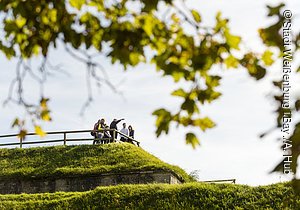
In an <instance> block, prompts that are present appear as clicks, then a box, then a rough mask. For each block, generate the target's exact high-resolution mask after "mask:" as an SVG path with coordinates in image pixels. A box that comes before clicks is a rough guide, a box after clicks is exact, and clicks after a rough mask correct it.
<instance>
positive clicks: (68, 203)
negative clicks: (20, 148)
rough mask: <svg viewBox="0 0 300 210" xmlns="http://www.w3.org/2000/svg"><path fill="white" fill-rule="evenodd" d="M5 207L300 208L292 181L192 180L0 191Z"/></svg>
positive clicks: (0, 202) (0, 200)
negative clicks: (35, 191) (257, 184)
mask: <svg viewBox="0 0 300 210" xmlns="http://www.w3.org/2000/svg"><path fill="white" fill-rule="evenodd" d="M0 208H3V209H184V210H185V209H253V210H254V209H255V210H256V209H270V210H271V209H299V208H300V200H299V196H296V195H295V194H294V193H293V190H292V188H291V186H290V184H289V183H285V184H274V185H269V186H261V187H249V186H244V185H233V184H204V183H189V184H181V185H167V184H149V185H119V186H111V187H98V188H96V189H94V190H92V191H88V192H78V193H73V192H72V193H61V192H59V193H53V194H51V193H44V194H32V195H28V194H21V195H0Z"/></svg>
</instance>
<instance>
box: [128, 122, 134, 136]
mask: <svg viewBox="0 0 300 210" xmlns="http://www.w3.org/2000/svg"><path fill="white" fill-rule="evenodd" d="M128 131H129V137H131V138H133V139H134V130H133V128H132V126H131V125H129V126H128Z"/></svg>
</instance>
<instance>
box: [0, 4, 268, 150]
mask: <svg viewBox="0 0 300 210" xmlns="http://www.w3.org/2000/svg"><path fill="white" fill-rule="evenodd" d="M133 3H135V5H138V6H135V7H132V4H133ZM161 5H163V6H161ZM159 8H166V15H165V17H161V15H159V14H160V13H163V12H164V11H163V10H161V9H159ZM186 12H187V13H189V15H187V14H186ZM0 13H1V14H5V15H4V16H3V18H2V22H3V25H4V29H3V30H2V32H3V34H4V39H3V40H0V50H1V51H2V52H3V53H4V54H5V55H6V56H7V58H12V57H19V58H21V60H24V59H31V58H32V57H34V56H36V55H43V56H44V57H45V58H46V57H47V56H48V54H49V49H50V48H51V47H54V48H55V47H56V45H57V42H62V43H63V44H64V45H65V46H67V47H69V48H68V49H69V50H68V51H67V52H70V48H72V50H74V51H79V52H81V51H86V52H88V51H89V50H91V49H92V50H96V51H98V52H99V53H100V52H103V53H105V54H106V55H107V57H109V58H110V59H111V61H112V63H115V62H119V63H121V64H122V65H123V66H124V68H125V69H126V68H127V67H128V66H136V65H137V64H139V63H140V62H146V61H150V60H151V63H153V64H154V65H155V66H156V68H157V70H158V71H161V72H163V74H164V75H165V76H171V77H172V78H173V79H174V81H175V82H179V81H185V82H187V83H188V84H190V88H188V89H183V88H180V89H178V90H175V91H174V92H173V93H172V95H173V96H176V97H180V98H181V99H182V103H181V105H180V106H179V107H178V111H176V112H175V113H171V112H170V111H168V110H165V109H159V110H157V111H154V112H153V114H154V115H155V116H156V117H157V120H156V126H157V131H156V134H157V136H160V135H161V134H162V133H168V131H169V127H170V125H171V124H172V123H176V124H178V125H181V126H184V127H191V126H193V127H198V128H200V129H201V130H202V131H205V130H206V129H208V128H212V127H214V126H215V124H214V122H213V121H212V120H211V119H210V118H209V117H207V116H202V114H200V111H201V106H202V105H203V104H206V103H211V102H212V101H214V100H216V99H218V98H219V97H220V95H221V93H220V92H219V91H218V90H217V87H218V86H219V84H220V80H221V77H220V76H219V75H217V74H215V73H212V72H211V71H210V70H211V69H212V67H214V66H216V65H218V66H225V67H227V68H238V67H241V66H244V67H245V68H246V69H247V70H248V71H249V74H250V75H251V76H252V77H254V78H255V79H257V80H259V79H261V78H262V77H263V76H264V75H265V72H266V69H265V67H266V66H267V65H265V64H270V63H271V61H270V55H269V54H270V53H265V54H264V55H263V56H264V58H268V59H267V60H268V62H265V64H264V63H261V62H259V61H260V59H261V56H262V55H259V54H255V53H252V52H247V53H243V52H242V51H241V50H240V45H241V37H239V36H236V35H234V34H232V33H231V31H230V28H229V25H228V19H225V18H223V17H222V15H221V13H218V14H217V15H216V21H215V26H214V27H212V28H209V27H204V26H202V25H201V23H202V22H201V15H200V14H199V12H197V11H196V10H187V11H183V10H182V8H181V7H178V6H176V4H175V3H174V2H173V0H167V1H162V0H156V1H145V0H139V1H134V2H133V1H130V0H120V1H113V2H111V1H104V0H80V1H78V0H69V1H53V0H50V1H45V0H42V1H37V2H30V1H18V0H15V1H13V2H11V1H1V2H0ZM185 23H187V24H189V25H190V26H191V27H192V28H194V32H192V33H191V34H190V33H187V32H186V31H185V29H184V27H183V25H184V24H185ZM104 48H105V49H107V50H105V49H104ZM149 48H150V49H151V51H152V53H147V54H146V49H149ZM237 53H239V54H240V56H239V57H236V55H237ZM79 60H80V59H79ZM86 64H87V67H91V65H92V66H95V65H96V64H95V63H93V62H92V61H90V60H88V61H86ZM21 98H22V97H21ZM18 102H19V103H21V104H23V101H22V100H20V99H19V100H18ZM38 107H40V106H38ZM48 113H49V112H48ZM45 117H46V118H47V119H49V116H48V115H47V116H44V117H43V116H42V117H41V119H42V120H45ZM35 118H36V117H34V119H35ZM35 129H36V131H38V133H39V134H41V135H43V132H42V131H41V129H40V127H37V126H36V127H35ZM21 130H22V131H24V129H21ZM186 143H188V144H191V145H192V146H193V147H195V146H196V145H197V144H199V139H198V138H197V136H196V135H195V134H193V133H191V132H188V133H187V135H186Z"/></svg>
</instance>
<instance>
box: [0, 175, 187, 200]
mask: <svg viewBox="0 0 300 210" xmlns="http://www.w3.org/2000/svg"><path fill="white" fill-rule="evenodd" d="M148 183H168V184H181V183H182V180H181V179H180V178H179V177H178V176H177V175H176V174H174V173H172V172H167V171H142V172H128V173H118V174H116V173H109V174H99V175H86V176H72V177H70V176H69V177H64V178H57V179H55V178H47V179H36V178H32V179H30V180H28V179H24V180H23V179H4V178H1V177H0V194H19V193H44V192H57V191H64V192H75V191H87V190H91V189H94V188H96V187H97V186H108V185H118V184H148Z"/></svg>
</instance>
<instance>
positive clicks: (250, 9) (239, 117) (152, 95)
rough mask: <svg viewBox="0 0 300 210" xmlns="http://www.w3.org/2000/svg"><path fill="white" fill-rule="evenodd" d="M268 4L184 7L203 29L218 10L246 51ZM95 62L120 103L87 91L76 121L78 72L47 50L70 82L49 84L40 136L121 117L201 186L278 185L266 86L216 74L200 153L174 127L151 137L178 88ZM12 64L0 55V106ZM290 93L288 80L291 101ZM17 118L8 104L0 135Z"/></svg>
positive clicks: (149, 73)
mask: <svg viewBox="0 0 300 210" xmlns="http://www.w3.org/2000/svg"><path fill="white" fill-rule="evenodd" d="M267 2H275V1H250V0H247V1H246V0H245V1H238V0H227V1H221V0H213V1H197V0H190V1H187V4H188V6H189V7H190V8H191V7H193V8H195V9H197V10H199V11H200V13H201V14H202V19H203V21H204V23H205V24H208V25H212V24H213V23H214V17H215V14H216V13H217V11H219V10H221V11H222V13H223V17H228V18H229V19H230V27H231V29H232V31H233V32H234V33H235V34H239V35H241V36H242V37H244V40H245V42H246V43H247V45H249V47H252V48H253V49H256V50H260V46H261V45H260V42H259V39H258V36H257V29H258V28H260V27H263V26H266V25H268V24H270V22H271V21H270V20H267V19H266V12H267V10H266V9H265V4H266V3H267ZM276 2H278V1H276ZM286 2H287V3H288V5H289V8H290V9H291V10H292V11H293V12H294V13H296V11H295V8H300V2H298V1H296V0H291V1H286ZM297 12H298V11H297ZM298 15H299V12H298ZM296 21H297V23H298V25H297V24H294V25H293V27H295V30H296V26H298V28H297V30H299V25H300V24H299V18H297V19H296ZM98 59H99V62H101V64H102V65H103V66H104V67H105V69H106V71H107V72H108V73H109V74H110V79H111V81H113V82H114V83H115V84H119V83H120V84H119V85H118V89H119V90H120V91H122V92H123V96H120V95H118V94H115V93H113V91H111V90H110V89H109V88H107V87H103V88H101V90H100V91H98V90H96V88H94V90H93V91H94V102H93V103H92V105H91V106H90V107H89V108H88V110H87V111H86V112H85V115H84V116H83V117H80V116H79V112H80V109H81V106H82V104H83V103H84V101H85V99H86V97H87V88H86V83H85V66H84V65H82V64H81V63H78V62H76V61H74V59H73V58H72V57H70V56H69V55H67V53H66V52H65V51H64V49H63V48H61V47H59V49H57V50H51V56H50V60H51V62H52V63H54V64H63V68H64V69H65V70H67V72H69V73H70V74H71V76H67V75H64V74H56V76H55V77H51V78H49V80H48V82H47V84H46V86H45V87H46V90H45V93H46V94H45V96H47V97H50V98H51V101H50V104H49V105H50V109H51V110H52V111H53V112H52V117H53V122H52V123H50V124H45V125H44V127H43V128H44V130H46V131H59V130H76V129H91V128H92V126H93V124H94V123H95V121H96V120H97V119H98V118H105V119H106V121H108V122H110V121H111V120H112V119H113V118H125V119H126V122H127V124H131V125H132V126H133V127H134V129H135V131H136V138H137V139H138V140H140V141H141V146H142V148H144V149H145V150H146V151H148V152H150V153H152V154H154V155H156V156H157V157H159V158H161V159H162V160H163V161H166V162H168V163H171V164H175V165H178V166H180V167H182V168H183V169H185V170H186V171H187V172H191V171H193V170H199V177H200V180H214V179H229V178H235V179H237V183H242V184H249V185H263V184H270V183H274V182H279V181H281V180H285V178H284V177H281V176H280V175H279V174H271V175H270V174H269V172H270V171H271V169H272V168H273V167H274V166H275V165H276V164H277V163H278V162H279V160H280V159H281V158H282V152H281V150H280V148H279V147H280V146H281V142H280V141H276V140H275V138H276V137H279V136H280V133H273V134H272V135H270V136H269V137H267V138H265V139H263V140H261V139H259V138H258V135H259V134H261V133H262V132H264V131H266V130H268V129H269V128H271V127H272V126H274V125H275V115H274V114H273V113H272V112H273V110H274V107H275V106H274V104H272V103H273V101H272V99H271V98H270V96H268V94H269V93H270V92H271V91H272V85H271V82H270V81H271V80H268V79H263V80H262V81H260V82H256V81H255V80H254V79H251V78H249V76H248V74H247V73H246V71H245V70H243V69H239V70H231V71H226V72H224V73H222V75H223V76H224V79H223V80H222V82H221V87H220V90H221V92H222V94H223V95H222V97H221V98H220V99H219V100H217V101H216V102H214V103H213V104H211V105H210V106H208V107H203V111H202V113H203V114H204V115H207V116H210V117H211V118H212V119H213V120H214V121H215V122H216V124H217V127H215V128H214V129H211V130H208V131H207V132H206V133H202V132H199V131H196V132H197V134H198V136H199V138H200V140H201V146H200V147H198V148H197V149H195V150H194V149H192V148H191V147H190V146H187V145H186V144H185V140H184V134H185V132H188V131H190V130H189V129H182V128H179V129H177V128H175V127H173V128H172V129H171V132H170V133H169V135H162V136H161V137H160V138H158V139H157V138H156V136H155V118H154V117H153V116H152V115H151V113H152V112H153V111H154V110H155V109H158V108H161V107H164V108H167V109H170V110H176V109H177V108H178V104H179V103H178V102H180V100H179V99H177V98H174V97H171V96H170V92H171V91H173V90H174V89H175V88H176V87H177V86H178V85H176V84H174V83H173V81H172V79H171V78H162V77H161V74H160V73H158V72H156V70H155V67H154V66H151V65H145V64H143V65H139V66H137V67H136V68H132V69H129V70H127V71H126V72H125V73H124V71H123V68H122V67H121V66H119V65H114V66H112V65H111V64H110V61H109V60H108V59H106V58H104V57H101V56H99V58H98ZM15 65H16V63H15V60H11V61H8V60H7V59H6V58H5V57H4V56H3V54H1V53H0V69H1V70H0V93H1V94H0V101H1V102H3V101H4V100H5V98H6V95H7V93H8V86H9V84H10V81H11V80H12V79H13V77H14V75H15ZM280 72H281V68H280V63H279V64H278V65H277V66H276V67H274V68H272V69H270V70H269V72H268V74H269V75H270V76H271V77H278V76H280ZM294 80H295V79H294ZM298 82H299V81H298ZM298 84H299V83H298ZM25 85H26V90H25V95H26V96H27V98H28V99H30V100H33V101H34V100H36V99H37V93H38V86H37V85H36V84H35V83H34V81H32V80H28V82H27V83H26V84H25ZM297 88H299V87H298V86H297V81H296V80H295V81H294V84H293V92H294V94H296V92H297V91H296V90H297ZM298 90H299V89H298ZM22 113H23V112H22V110H21V109H19V108H18V107H16V106H15V105H12V104H9V105H7V106H6V107H1V109H0V116H1V117H0V125H1V126H0V134H7V133H15V132H16V130H12V129H11V127H10V125H11V122H12V120H13V119H14V117H16V116H20V117H22V116H23V114H22ZM120 126H121V125H119V127H120Z"/></svg>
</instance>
